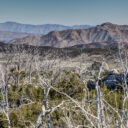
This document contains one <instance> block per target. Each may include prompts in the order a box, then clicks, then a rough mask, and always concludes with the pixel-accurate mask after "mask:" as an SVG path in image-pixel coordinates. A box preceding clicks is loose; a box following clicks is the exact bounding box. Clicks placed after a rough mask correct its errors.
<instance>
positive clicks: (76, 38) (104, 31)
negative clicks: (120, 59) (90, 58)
mask: <svg viewBox="0 0 128 128" xmlns="http://www.w3.org/2000/svg"><path fill="white" fill-rule="evenodd" d="M95 42H99V43H101V42H107V43H109V42H126V43H127V42H128V25H117V24H112V23H104V24H101V25H97V26H96V27H92V28H89V29H69V30H63V31H52V32H49V33H48V34H47V35H43V36H38V35H36V36H35V35H34V36H33V35H32V36H27V37H24V38H19V39H15V40H12V41H11V42H10V43H16V44H18V43H19V44H29V45H35V46H36V45H38V46H52V47H58V48H64V47H71V46H74V45H80V44H90V43H95ZM101 44H102V43H101ZM101 44H100V45H101ZM97 45H98V44H97Z"/></svg>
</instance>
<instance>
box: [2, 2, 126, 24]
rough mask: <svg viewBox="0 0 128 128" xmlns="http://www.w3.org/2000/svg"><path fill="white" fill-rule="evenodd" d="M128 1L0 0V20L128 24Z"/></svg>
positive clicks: (31, 22)
mask: <svg viewBox="0 0 128 128" xmlns="http://www.w3.org/2000/svg"><path fill="white" fill-rule="evenodd" d="M127 6H128V0H0V23H2V22H6V21H14V22H19V23H24V24H63V25H80V24H87V25H97V24H101V23H104V22H111V23H116V24H128V17H127V12H128V8H127Z"/></svg>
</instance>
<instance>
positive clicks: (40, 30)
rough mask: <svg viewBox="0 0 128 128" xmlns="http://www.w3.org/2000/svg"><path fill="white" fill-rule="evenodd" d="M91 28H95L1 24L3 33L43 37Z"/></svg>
mask: <svg viewBox="0 0 128 128" xmlns="http://www.w3.org/2000/svg"><path fill="white" fill-rule="evenodd" d="M91 27H93V26H91V25H74V26H65V25H59V24H42V25H31V24H21V23H17V22H10V21H9V22H5V23H0V30H1V31H11V32H22V33H31V34H43V35H45V34H47V33H49V32H51V31H62V30H67V29H88V28H91Z"/></svg>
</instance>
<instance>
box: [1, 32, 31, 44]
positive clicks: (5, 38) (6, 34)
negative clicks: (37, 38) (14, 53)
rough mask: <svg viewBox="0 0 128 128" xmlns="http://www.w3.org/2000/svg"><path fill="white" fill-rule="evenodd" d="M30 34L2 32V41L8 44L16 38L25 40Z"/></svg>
mask: <svg viewBox="0 0 128 128" xmlns="http://www.w3.org/2000/svg"><path fill="white" fill-rule="evenodd" d="M28 35H30V34H28V33H20V32H10V31H0V41H1V42H4V43H8V42H9V41H10V40H13V39H16V38H23V37H26V36H28Z"/></svg>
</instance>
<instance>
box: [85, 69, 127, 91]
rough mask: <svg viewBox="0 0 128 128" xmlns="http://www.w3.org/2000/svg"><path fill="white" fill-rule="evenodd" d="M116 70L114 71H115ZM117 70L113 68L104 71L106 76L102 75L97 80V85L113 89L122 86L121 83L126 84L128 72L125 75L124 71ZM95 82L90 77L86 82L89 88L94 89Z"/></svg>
mask: <svg viewBox="0 0 128 128" xmlns="http://www.w3.org/2000/svg"><path fill="white" fill-rule="evenodd" d="M115 71H116V72H115ZM117 71H118V70H116V69H114V70H113V71H111V73H110V72H108V73H106V76H104V77H103V78H102V79H101V80H99V86H100V87H103V86H104V85H105V86H106V87H107V88H108V89H115V88H118V87H119V88H122V87H121V85H124V84H125V81H126V83H127V84H128V74H127V75H125V74H124V73H119V71H118V72H117ZM95 86H96V82H95V81H94V80H92V79H90V80H89V81H88V82H87V87H88V89H89V90H92V89H95Z"/></svg>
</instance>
